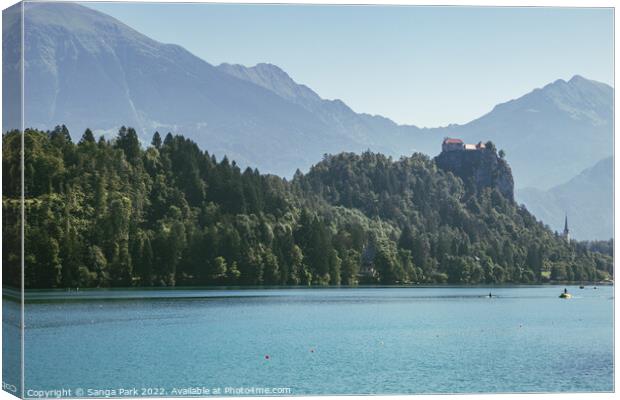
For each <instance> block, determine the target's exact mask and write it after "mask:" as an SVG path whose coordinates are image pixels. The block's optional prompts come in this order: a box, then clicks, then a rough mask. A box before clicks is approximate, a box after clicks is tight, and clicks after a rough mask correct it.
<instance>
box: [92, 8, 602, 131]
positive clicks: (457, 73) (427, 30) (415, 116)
mask: <svg viewBox="0 0 620 400" xmlns="http://www.w3.org/2000/svg"><path fill="white" fill-rule="evenodd" d="M88 6H89V7H92V8H95V9H97V10H100V11H103V12H105V13H107V14H110V15H112V16H114V17H116V18H118V19H119V20H121V21H123V22H125V23H126V24H128V25H130V26H131V27H133V28H135V29H137V30H138V31H140V32H142V33H144V34H146V35H148V36H150V37H152V38H153V39H156V40H158V41H161V42H164V43H175V44H179V45H181V46H183V47H185V48H186V49H188V50H189V51H191V52H192V53H194V54H196V55H197V56H199V57H201V58H203V59H204V60H206V61H208V62H209V63H211V64H214V65H217V64H220V63H222V62H229V63H239V64H244V65H247V66H252V65H255V64H256V63H260V62H269V63H272V64H276V65H278V66H280V67H281V68H282V69H284V70H285V71H286V72H288V74H289V75H290V76H291V77H292V78H293V79H294V80H295V81H297V82H298V83H303V84H306V85H308V86H309V87H310V88H312V89H313V90H315V91H316V92H317V93H318V94H319V95H320V96H321V97H324V98H328V99H335V98H338V99H341V100H343V101H344V102H345V103H347V104H348V105H349V106H350V107H351V108H353V110H355V111H357V112H366V113H370V114H380V115H383V116H386V117H389V118H392V119H393V120H395V121H396V122H398V123H408V124H415V125H418V126H429V127H430V126H440V125H447V124H450V123H466V122H468V121H470V120H472V119H475V118H477V117H479V116H481V115H483V114H485V113H487V112H489V111H490V110H491V109H492V107H493V106H494V105H495V104H497V103H500V102H504V101H507V100H510V99H513V98H516V97H519V96H521V95H523V94H525V93H527V92H529V91H530V90H532V89H534V88H536V87H541V86H543V85H545V84H547V83H550V82H552V81H554V80H556V79H558V78H561V79H565V80H568V79H570V78H571V77H572V76H573V75H575V74H579V75H583V76H585V77H586V78H589V79H594V80H598V81H602V82H605V83H608V84H610V85H613V83H614V82H613V77H614V71H613V12H612V10H611V9H584V8H580V9H579V8H531V7H530V8H485V7H420V6H320V5H304V6H302V5H239V4H237V5H234V4H231V5H225V4H178V3H177V4H174V3H88Z"/></svg>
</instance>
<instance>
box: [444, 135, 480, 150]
mask: <svg viewBox="0 0 620 400" xmlns="http://www.w3.org/2000/svg"><path fill="white" fill-rule="evenodd" d="M485 148H486V146H485V145H484V143H482V142H478V144H466V143H463V141H462V140H461V139H456V138H449V137H447V138H444V140H443V142H442V143H441V151H463V150H482V149H485Z"/></svg>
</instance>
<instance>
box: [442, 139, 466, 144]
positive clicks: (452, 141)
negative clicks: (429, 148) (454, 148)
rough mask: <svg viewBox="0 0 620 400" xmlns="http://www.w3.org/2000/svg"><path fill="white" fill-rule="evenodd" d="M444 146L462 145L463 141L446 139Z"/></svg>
mask: <svg viewBox="0 0 620 400" xmlns="http://www.w3.org/2000/svg"><path fill="white" fill-rule="evenodd" d="M443 143H444V144H462V143H463V141H462V140H461V139H453V138H445V139H444V140H443Z"/></svg>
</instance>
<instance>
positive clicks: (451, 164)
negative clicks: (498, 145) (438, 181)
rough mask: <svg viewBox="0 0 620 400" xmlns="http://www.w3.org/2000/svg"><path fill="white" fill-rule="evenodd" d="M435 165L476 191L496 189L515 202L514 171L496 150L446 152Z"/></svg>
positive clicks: (437, 158) (436, 159)
mask: <svg viewBox="0 0 620 400" xmlns="http://www.w3.org/2000/svg"><path fill="white" fill-rule="evenodd" d="M435 163H436V164H437V166H438V167H439V168H441V169H442V170H444V171H448V172H452V173H453V174H454V175H456V176H458V177H459V178H461V179H462V180H463V182H464V183H465V185H468V186H469V187H470V188H473V189H475V190H476V191H480V190H482V189H484V188H487V187H490V188H496V189H497V190H498V191H499V192H500V193H501V194H502V195H503V196H504V197H506V198H507V199H509V200H510V201H514V181H513V178H512V171H511V170H510V166H509V165H508V163H507V162H506V160H504V159H502V158H500V157H499V156H498V155H497V153H496V152H495V150H494V149H488V148H487V149H480V150H469V151H468V150H462V151H444V152H442V153H441V154H439V155H438V156H437V157H435Z"/></svg>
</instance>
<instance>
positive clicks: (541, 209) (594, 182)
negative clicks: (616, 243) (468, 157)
mask: <svg viewBox="0 0 620 400" xmlns="http://www.w3.org/2000/svg"><path fill="white" fill-rule="evenodd" d="M613 172H614V163H613V158H612V157H608V158H606V159H604V160H601V161H599V162H598V163H596V165H594V166H593V167H591V168H588V169H586V170H584V171H583V172H581V173H580V174H579V175H577V176H576V177H574V178H572V179H571V180H569V181H568V182H565V183H563V184H561V185H558V186H555V187H553V188H551V189H549V190H540V189H535V188H524V189H521V190H520V191H519V192H518V193H517V194H518V196H517V201H519V202H520V203H524V204H527V205H528V209H529V210H530V212H532V213H533V214H534V215H536V216H537V217H538V218H540V219H542V220H543V221H545V222H546V223H547V224H548V225H549V226H550V227H551V228H552V229H554V230H556V231H557V232H562V230H563V229H564V217H565V216H567V217H568V222H569V231H570V234H571V236H572V237H573V238H575V239H598V240H606V239H609V238H611V237H613V235H614V219H613V215H614V203H613V201H614V192H613V189H614V175H613Z"/></svg>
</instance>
